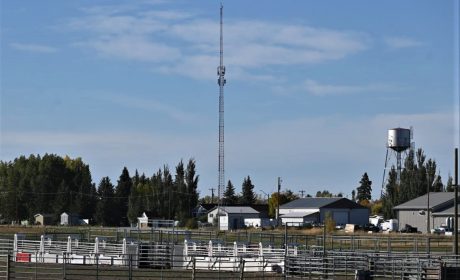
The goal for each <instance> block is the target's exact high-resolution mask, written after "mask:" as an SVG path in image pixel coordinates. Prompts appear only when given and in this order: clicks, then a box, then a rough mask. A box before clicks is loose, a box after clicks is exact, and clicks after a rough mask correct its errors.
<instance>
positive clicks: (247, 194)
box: [241, 176, 256, 205]
mask: <svg viewBox="0 0 460 280" xmlns="http://www.w3.org/2000/svg"><path fill="white" fill-rule="evenodd" d="M255 201H256V195H255V194H254V185H253V184H252V182H251V178H250V177H249V176H248V177H246V178H244V180H243V185H242V191H241V203H242V204H247V205H251V204H254V202H255Z"/></svg>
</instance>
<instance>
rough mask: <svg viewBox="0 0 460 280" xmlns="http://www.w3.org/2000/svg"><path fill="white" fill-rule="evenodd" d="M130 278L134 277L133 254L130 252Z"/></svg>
mask: <svg viewBox="0 0 460 280" xmlns="http://www.w3.org/2000/svg"><path fill="white" fill-rule="evenodd" d="M128 279H129V280H131V279H133V255H131V254H129V264H128Z"/></svg>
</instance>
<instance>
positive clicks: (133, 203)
mask: <svg viewBox="0 0 460 280" xmlns="http://www.w3.org/2000/svg"><path fill="white" fill-rule="evenodd" d="M137 189H138V188H137V185H136V186H133V188H132V189H131V193H130V194H129V200H128V201H129V202H128V214H127V215H128V219H129V222H130V223H131V224H135V223H137V218H138V217H140V215H141V214H142V204H141V203H139V202H140V196H141V195H140V193H139V192H138V191H137Z"/></svg>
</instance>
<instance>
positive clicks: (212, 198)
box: [209, 188, 215, 203]
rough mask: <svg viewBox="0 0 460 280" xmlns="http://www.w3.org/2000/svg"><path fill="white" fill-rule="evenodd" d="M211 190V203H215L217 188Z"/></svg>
mask: <svg viewBox="0 0 460 280" xmlns="http://www.w3.org/2000/svg"><path fill="white" fill-rule="evenodd" d="M209 190H210V191H211V203H214V190H215V188H210V189H209Z"/></svg>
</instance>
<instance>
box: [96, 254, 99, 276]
mask: <svg viewBox="0 0 460 280" xmlns="http://www.w3.org/2000/svg"><path fill="white" fill-rule="evenodd" d="M96 280H99V254H96Z"/></svg>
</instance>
